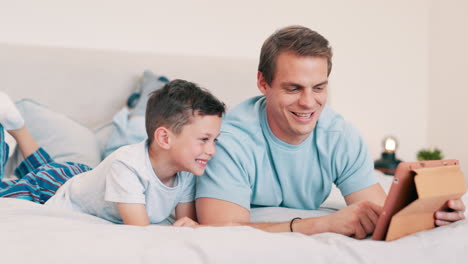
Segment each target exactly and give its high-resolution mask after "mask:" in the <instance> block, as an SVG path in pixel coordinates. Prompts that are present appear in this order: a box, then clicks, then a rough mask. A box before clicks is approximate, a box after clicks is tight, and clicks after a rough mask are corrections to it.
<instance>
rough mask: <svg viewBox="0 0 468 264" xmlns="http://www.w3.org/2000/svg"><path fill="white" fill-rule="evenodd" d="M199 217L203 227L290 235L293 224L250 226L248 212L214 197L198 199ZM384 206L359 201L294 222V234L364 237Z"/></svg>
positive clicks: (256, 224) (371, 230) (372, 228)
mask: <svg viewBox="0 0 468 264" xmlns="http://www.w3.org/2000/svg"><path fill="white" fill-rule="evenodd" d="M196 204H197V215H198V219H199V221H200V223H201V224H202V225H247V226H251V227H254V228H258V229H261V230H264V231H268V232H290V231H291V230H290V224H291V223H290V222H289V221H288V222H282V223H251V222H250V213H249V211H248V210H247V209H245V208H243V207H241V206H239V205H237V204H234V203H230V202H227V201H223V200H218V199H213V198H199V199H197V202H196ZM380 210H381V207H380V206H378V205H375V204H373V203H370V202H367V201H361V202H356V203H354V204H352V205H351V206H349V207H347V208H345V209H342V210H340V211H338V212H336V213H334V214H331V215H327V216H322V217H313V218H305V219H300V220H296V221H294V224H293V230H294V232H299V233H303V234H306V235H312V234H318V233H324V232H333V233H339V234H343V235H347V236H352V237H355V238H359V239H362V238H365V237H366V236H367V234H370V233H372V232H373V231H374V228H375V224H376V223H377V219H378V216H379V215H380Z"/></svg>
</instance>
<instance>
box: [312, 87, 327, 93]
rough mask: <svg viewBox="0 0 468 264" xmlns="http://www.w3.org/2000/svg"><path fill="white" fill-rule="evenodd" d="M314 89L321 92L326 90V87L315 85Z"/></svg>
mask: <svg viewBox="0 0 468 264" xmlns="http://www.w3.org/2000/svg"><path fill="white" fill-rule="evenodd" d="M314 90H315V91H317V92H321V91H323V90H325V87H314Z"/></svg>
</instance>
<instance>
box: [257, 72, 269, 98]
mask: <svg viewBox="0 0 468 264" xmlns="http://www.w3.org/2000/svg"><path fill="white" fill-rule="evenodd" d="M257 87H258V90H260V92H261V93H262V94H266V92H267V88H268V87H270V86H269V85H268V83H267V81H266V80H265V77H264V76H263V73H262V72H260V71H259V72H258V73H257Z"/></svg>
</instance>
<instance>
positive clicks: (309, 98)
mask: <svg viewBox="0 0 468 264" xmlns="http://www.w3.org/2000/svg"><path fill="white" fill-rule="evenodd" d="M315 103H316V99H315V95H314V92H313V91H312V89H304V90H303V92H302V94H301V97H300V98H299V105H300V106H302V107H304V108H311V107H312V106H314V105H315Z"/></svg>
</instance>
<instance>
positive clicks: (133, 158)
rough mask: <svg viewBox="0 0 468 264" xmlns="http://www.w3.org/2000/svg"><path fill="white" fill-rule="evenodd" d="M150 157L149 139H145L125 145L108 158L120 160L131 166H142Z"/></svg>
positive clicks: (114, 160) (115, 160)
mask: <svg viewBox="0 0 468 264" xmlns="http://www.w3.org/2000/svg"><path fill="white" fill-rule="evenodd" d="M147 157H148V148H147V141H146V140H144V141H142V142H140V143H136V144H131V145H127V146H123V147H121V148H119V149H117V150H116V151H114V153H112V154H111V155H109V156H108V157H107V158H106V160H107V159H109V160H110V161H111V162H120V163H123V164H125V165H127V166H130V167H138V166H141V165H142V163H143V162H145V161H146V159H147Z"/></svg>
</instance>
